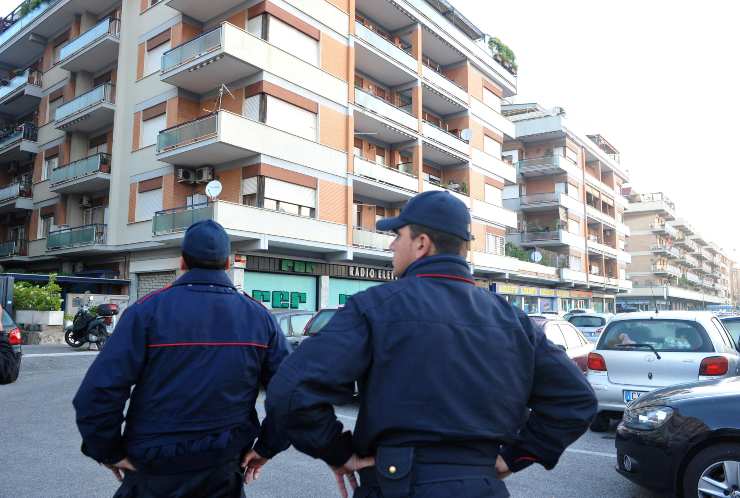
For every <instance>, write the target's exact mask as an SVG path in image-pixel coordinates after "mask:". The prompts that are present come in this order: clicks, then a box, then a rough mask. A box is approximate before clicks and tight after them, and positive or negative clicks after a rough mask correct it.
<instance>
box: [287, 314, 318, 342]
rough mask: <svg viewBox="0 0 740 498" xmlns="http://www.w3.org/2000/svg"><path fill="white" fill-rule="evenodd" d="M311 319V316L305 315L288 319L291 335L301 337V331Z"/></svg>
mask: <svg viewBox="0 0 740 498" xmlns="http://www.w3.org/2000/svg"><path fill="white" fill-rule="evenodd" d="M311 318H313V314H305V315H293V316H291V317H290V329H291V333H292V335H293V336H295V337H299V336H302V335H303V329H304V328H306V325H307V324H308V322H309V321H311Z"/></svg>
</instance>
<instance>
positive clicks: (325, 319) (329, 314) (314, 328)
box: [308, 310, 337, 335]
mask: <svg viewBox="0 0 740 498" xmlns="http://www.w3.org/2000/svg"><path fill="white" fill-rule="evenodd" d="M336 312H337V310H322V311H319V313H318V314H317V315H316V316H315V317H314V319H313V321H312V322H311V326H310V327H309V329H308V335H314V334H318V333H319V331H320V330H321V329H323V328H324V327H325V326H326V324H327V323H329V320H331V319H332V318H333V317H334V315H335V314H336Z"/></svg>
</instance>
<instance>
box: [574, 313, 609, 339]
mask: <svg viewBox="0 0 740 498" xmlns="http://www.w3.org/2000/svg"><path fill="white" fill-rule="evenodd" d="M613 316H614V315H612V314H611V313H577V314H575V315H571V316H570V318H568V321H569V322H570V323H572V324H573V326H574V327H575V328H577V329H578V330H580V331H581V333H582V334H583V335H584V336H585V337H586V339H588V340H589V341H591V342H593V343H595V342H596V341H598V340H599V336H600V335H601V332H602V331H603V330H604V327H606V324H607V323H608V322H609V320H611V319H612V317H613Z"/></svg>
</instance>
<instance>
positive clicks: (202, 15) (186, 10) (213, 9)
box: [167, 0, 346, 24]
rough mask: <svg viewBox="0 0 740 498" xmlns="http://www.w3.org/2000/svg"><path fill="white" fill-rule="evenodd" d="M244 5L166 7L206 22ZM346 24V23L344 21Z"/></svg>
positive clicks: (194, 1) (236, 1)
mask: <svg viewBox="0 0 740 498" xmlns="http://www.w3.org/2000/svg"><path fill="white" fill-rule="evenodd" d="M240 5H244V0H209V1H208V2H204V1H203V0H170V1H169V2H167V6H168V7H170V8H172V9H175V10H176V11H178V12H181V13H182V14H185V15H186V16H188V17H192V18H193V19H195V20H197V21H200V22H206V21H209V20H211V19H213V17H214V16H216V15H217V14H221V13H223V12H228V11H230V10H231V9H233V8H235V7H237V6H240ZM345 24H346V21H345Z"/></svg>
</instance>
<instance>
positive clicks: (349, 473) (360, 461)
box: [331, 455, 375, 498]
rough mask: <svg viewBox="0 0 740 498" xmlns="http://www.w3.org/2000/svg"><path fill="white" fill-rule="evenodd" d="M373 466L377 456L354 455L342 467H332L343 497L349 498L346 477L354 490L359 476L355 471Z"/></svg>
mask: <svg viewBox="0 0 740 498" xmlns="http://www.w3.org/2000/svg"><path fill="white" fill-rule="evenodd" d="M373 466H375V457H359V456H357V455H352V456H351V457H349V460H347V461H346V462H344V465H342V466H341V467H332V469H331V470H332V472H334V478H335V479H336V480H337V487H339V494H340V495H342V498H348V496H349V495H348V494H347V484H346V482H345V479H346V480H347V481H349V485H350V488H352V491H354V490H355V489H357V476H356V475H355V472H357V471H358V470H362V469H364V468H367V467H373Z"/></svg>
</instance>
